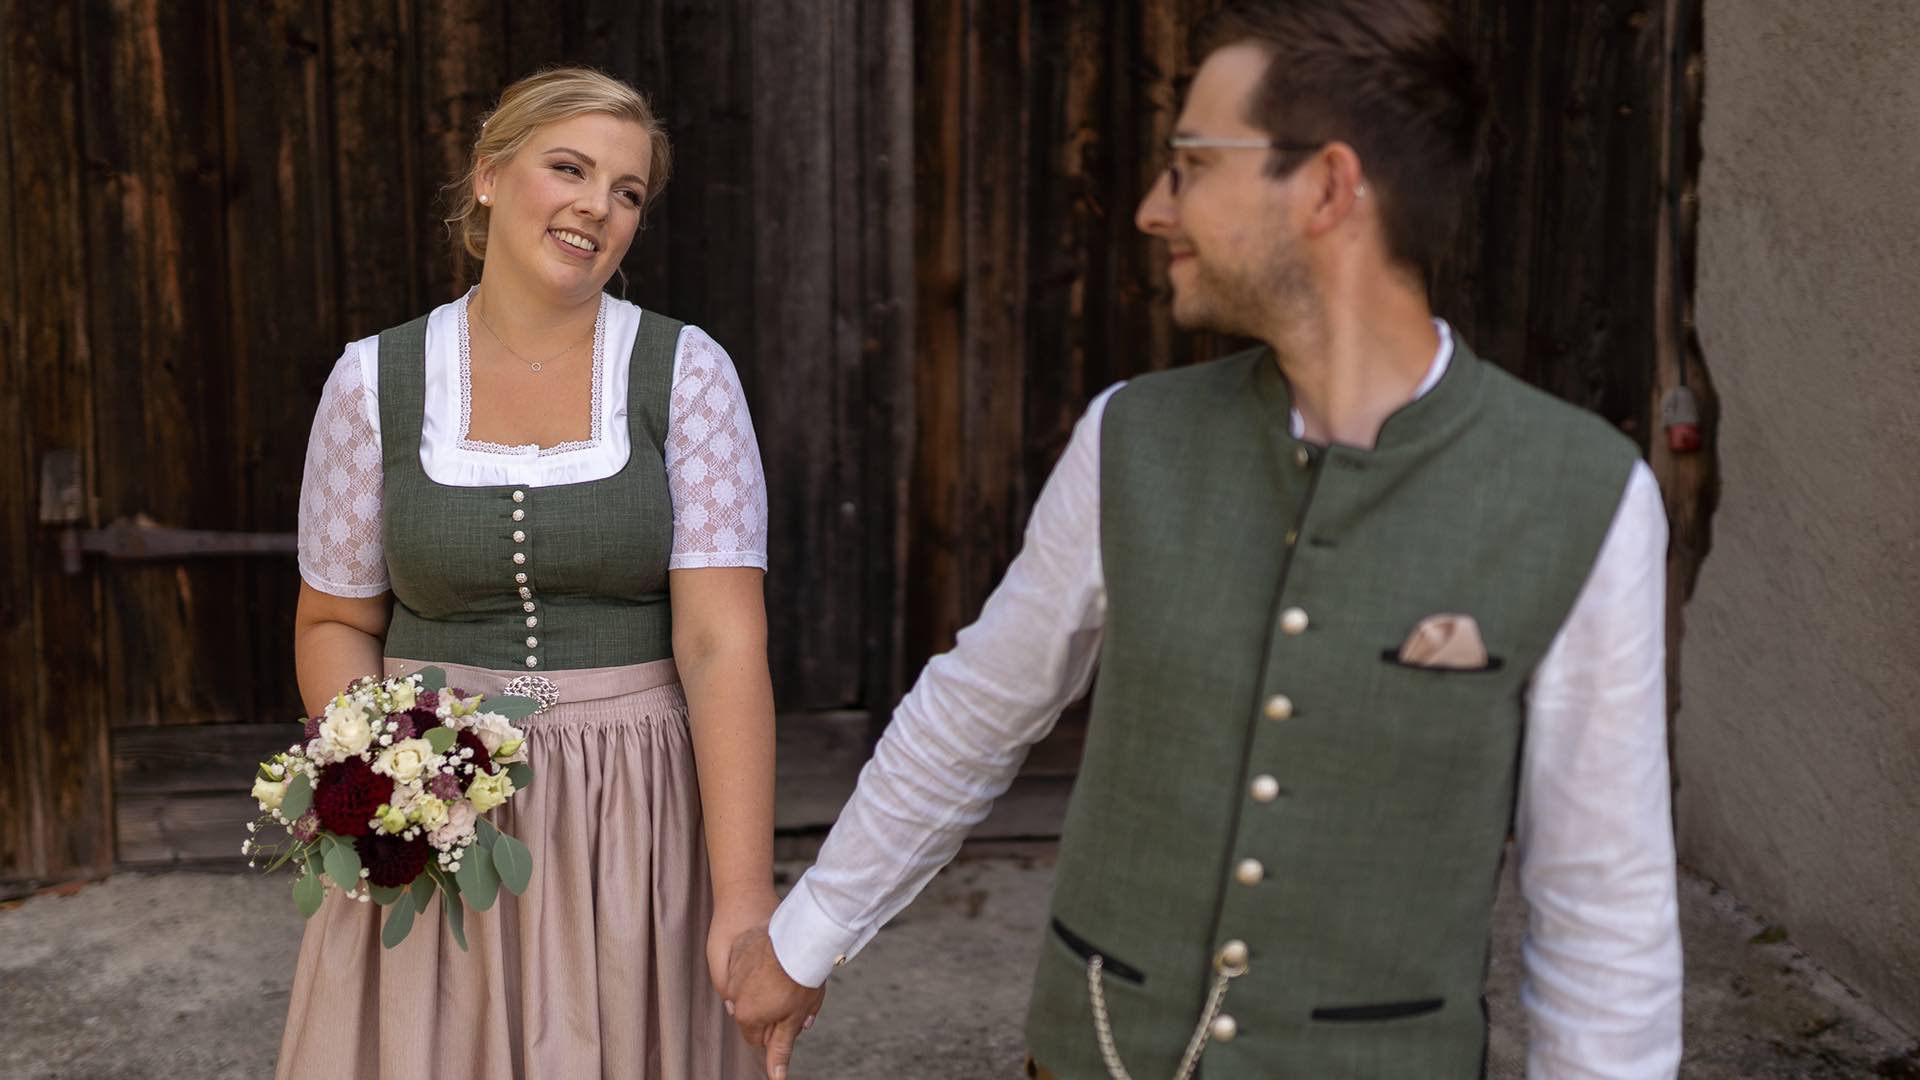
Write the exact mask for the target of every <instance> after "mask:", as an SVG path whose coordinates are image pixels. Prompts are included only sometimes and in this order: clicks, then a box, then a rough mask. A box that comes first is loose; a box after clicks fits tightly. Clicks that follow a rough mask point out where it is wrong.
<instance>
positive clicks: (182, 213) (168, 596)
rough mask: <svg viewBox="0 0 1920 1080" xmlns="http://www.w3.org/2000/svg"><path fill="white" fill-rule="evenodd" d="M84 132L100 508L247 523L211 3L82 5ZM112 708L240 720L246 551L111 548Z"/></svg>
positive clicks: (182, 521)
mask: <svg viewBox="0 0 1920 1080" xmlns="http://www.w3.org/2000/svg"><path fill="white" fill-rule="evenodd" d="M85 13H86V26H85V32H84V33H83V35H82V38H81V52H82V66H83V71H84V73H85V84H84V85H85V87H86V90H85V93H84V94H83V96H82V103H83V105H84V106H85V113H84V119H83V121H82V124H83V127H82V129H81V130H82V131H83V138H82V143H83V145H84V147H85V153H86V157H87V160H88V162H89V163H90V165H91V166H92V168H93V170H94V171H93V174H92V175H91V176H90V178H89V179H90V183H89V187H90V188H91V192H90V197H91V202H90V204H89V213H88V216H87V225H88V239H87V251H88V254H89V259H88V291H89V295H90V298H91V303H90V305H89V312H88V314H89V317H90V320H91V341H92V347H93V353H94V356H95V360H96V362H95V365H94V369H93V374H94V394H95V402H96V407H97V409H98V414H99V420H100V423H99V426H98V428H97V435H98V440H99V449H98V454H99V456H98V462H99V467H98V468H97V469H96V471H95V473H94V477H93V480H94V491H95V492H96V493H97V494H98V496H99V498H100V510H101V513H102V515H103V516H105V517H107V518H109V519H113V518H120V517H132V516H135V515H140V514H146V515H150V516H151V517H152V518H154V519H156V520H158V521H160V522H162V523H165V524H175V525H183V526H187V527H192V528H204V529H237V528H241V527H243V522H242V513H243V510H242V506H243V499H242V497H241V473H242V472H243V467H242V465H243V462H242V456H243V454H242V448H241V447H240V446H239V445H238V443H237V441H236V439H235V433H236V431H237V408H236V406H237V401H236V398H237V391H236V386H235V378H234V369H233V366H232V350H231V343H230V341H229V340H228V323H227V318H226V312H227V310H228V301H227V297H226V294H225V290H226V275H225V270H224V268H223V266H222V265H221V263H222V261H223V260H222V258H221V255H220V253H221V251H222V249H223V243H224V241H223V238H222V236H221V225H220V222H221V218H222V213H221V209H222V197H223V193H222V190H221V182H222V156H223V154H222V147H221V133H222V124H221V121H220V116H221V96H220V89H219V64H218V60H217V58H216V57H215V56H214V48H215V43H214V34H215V27H216V25H217V19H216V12H215V11H214V9H213V7H212V5H211V4H208V3H199V4H192V5H189V4H162V3H159V2H158V0H127V2H124V3H120V4H114V5H110V6H109V5H101V6H89V7H88V8H86V9H85ZM98 572H99V573H101V574H102V575H103V580H104V582H105V594H104V595H105V598H106V601H107V603H106V618H105V623H104V627H103V634H104V637H105V649H106V657H107V687H108V708H109V710H110V712H111V714H112V718H113V719H114V721H115V722H117V723H122V724H158V723H182V722H198V721H203V720H207V719H215V720H222V719H225V720H231V719H234V718H236V717H237V716H238V715H240V714H242V713H244V711H245V710H246V709H247V708H248V705H249V702H248V701H247V700H245V698H244V697H243V696H238V695H233V694H229V693H225V692H222V690H221V689H220V688H221V687H222V686H223V685H224V684H225V679H223V678H222V677H221V676H222V675H223V673H226V672H231V671H235V670H238V671H243V672H251V671H253V670H254V668H255V664H254V661H253V657H254V655H255V653H256V650H257V648H258V646H259V643H258V642H256V641H255V639H254V638H253V637H252V635H251V634H249V633H248V632H247V627H246V625H245V623H244V620H243V619H241V618H236V613H235V612H234V610H233V598H234V597H236V596H239V595H241V592H242V585H241V583H242V581H243V578H242V571H241V569H240V567H239V566H238V565H237V564H235V563H234V562H232V561H215V560H200V561H197V562H194V563H172V564H165V563H163V564H155V565H145V564H140V563H124V562H122V563H110V564H101V565H100V567H99V570H98Z"/></svg>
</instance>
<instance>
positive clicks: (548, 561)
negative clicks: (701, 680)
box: [380, 312, 681, 671]
mask: <svg viewBox="0 0 1920 1080" xmlns="http://www.w3.org/2000/svg"><path fill="white" fill-rule="evenodd" d="M426 327H427V320H426V318H425V317H422V318H419V319H415V320H414V321H412V322H410V323H407V324H406V325H404V326H399V327H395V328H394V329H392V330H388V331H385V332H384V333H382V334H381V335H380V443H381V459H382V462H383V464H384V467H385V470H386V474H385V491H384V492H383V494H382V500H383V507H384V510H385V515H386V526H385V532H384V540H385V544H386V556H387V572H388V575H389V577H390V578H391V579H392V582H393V596H394V604H393V619H392V622H391V623H390V624H389V625H388V627H387V642H386V654H387V655H388V656H398V657H406V658H409V659H414V660H431V661H439V662H445V663H456V664H466V665H469V666H473V667H483V668H494V669H505V668H519V669H521V670H524V671H548V670H565V669H569V668H591V667H614V666H618V665H622V664H640V663H646V662H648V661H651V660H661V659H665V658H666V657H668V656H671V655H672V654H673V628H672V621H671V618H670V608H669V605H668V603H667V562H668V559H669V558H670V557H671V556H672V553H673V505H672V503H671V502H670V501H669V499H668V495H667V472H666V462H665V447H666V438H667V406H668V400H669V396H670V394H671V391H672V383H673V361H674V353H675V351H676V349H677V347H678V342H679V337H680V327H681V324H680V323H678V322H675V321H674V320H672V319H669V318H666V317H665V316H662V315H656V314H654V313H652V312H646V313H644V314H642V315H641V317H640V330H639V335H638V336H637V337H636V338H635V339H634V343H633V356H632V358H631V360H630V362H629V363H630V367H629V376H628V383H627V386H628V389H627V431H628V436H629V443H630V445H631V449H630V451H629V453H628V456H627V463H626V465H625V466H624V467H622V468H621V469H620V471H619V472H617V473H615V474H614V475H612V476H609V477H607V478H605V479H603V480H591V481H587V482H584V483H578V484H563V485H558V486H553V487H531V486H518V487H515V486H503V487H448V486H446V485H444V484H438V483H435V482H434V481H433V480H431V479H429V478H428V476H427V474H426V470H425V469H424V468H422V466H421V464H420V428H421V423H422V418H423V416H424V413H423V409H424V407H425V396H426V395H425V386H426ZM523 590H524V592H523ZM529 642H531V643H532V644H529Z"/></svg>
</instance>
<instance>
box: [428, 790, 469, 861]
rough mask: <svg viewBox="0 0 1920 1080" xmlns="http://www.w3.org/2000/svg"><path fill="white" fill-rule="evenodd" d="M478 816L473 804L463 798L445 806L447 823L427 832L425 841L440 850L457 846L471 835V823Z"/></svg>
mask: <svg viewBox="0 0 1920 1080" xmlns="http://www.w3.org/2000/svg"><path fill="white" fill-rule="evenodd" d="M479 818H480V815H479V813H478V812H477V811H476V810H474V808H473V804H472V803H470V802H468V801H466V800H465V799H462V800H460V801H459V802H457V803H454V804H453V805H452V806H449V807H447V823H446V824H445V825H442V826H440V827H439V828H437V829H435V830H433V831H432V832H430V833H428V834H427V841H428V842H429V843H431V844H432V845H433V846H434V847H437V848H439V849H441V850H442V851H446V850H450V849H452V848H456V847H459V846H460V845H461V844H464V843H466V842H467V838H468V837H470V836H472V835H473V823H474V822H475V821H478V820H479Z"/></svg>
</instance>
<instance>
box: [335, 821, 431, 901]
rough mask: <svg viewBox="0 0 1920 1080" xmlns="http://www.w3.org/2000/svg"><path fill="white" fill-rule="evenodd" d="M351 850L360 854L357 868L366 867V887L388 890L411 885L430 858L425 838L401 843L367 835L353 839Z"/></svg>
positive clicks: (380, 835)
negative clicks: (367, 885)
mask: <svg viewBox="0 0 1920 1080" xmlns="http://www.w3.org/2000/svg"><path fill="white" fill-rule="evenodd" d="M353 847H354V850H355V851H358V852H359V853H360V865H361V866H364V867H366V868H367V882H368V884H371V885H384V886H387V887H388V888H398V887H399V886H402V885H411V884H412V883H413V879H414V878H417V877H419V876H420V873H421V871H423V870H425V869H426V868H427V860H428V859H430V858H432V857H433V848H432V847H430V846H428V844H427V841H426V838H425V837H417V838H415V839H412V840H403V839H401V838H400V837H398V836H388V835H387V834H385V833H373V832H370V833H368V834H366V835H365V836H362V837H361V838H359V839H358V840H355V841H354V842H353Z"/></svg>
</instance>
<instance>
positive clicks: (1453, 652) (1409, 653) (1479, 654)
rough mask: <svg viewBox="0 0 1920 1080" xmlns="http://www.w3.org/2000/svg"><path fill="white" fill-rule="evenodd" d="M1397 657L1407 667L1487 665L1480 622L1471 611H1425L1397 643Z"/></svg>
mask: <svg viewBox="0 0 1920 1080" xmlns="http://www.w3.org/2000/svg"><path fill="white" fill-rule="evenodd" d="M1399 660H1400V662H1401V663H1403V664H1407V665H1409V666H1411V667H1424V668H1448V669H1463V668H1465V669H1472V668H1484V667H1487V666H1488V659H1487V646H1486V643H1485V642H1483V641H1481V640H1480V624H1479V623H1477V622H1475V621H1473V616H1471V615H1429V616H1427V617H1426V618H1424V619H1421V620H1420V625H1418V626H1416V627H1414V628H1413V633H1411V634H1408V635H1407V640H1406V642H1405V643H1404V644H1402V645H1401V646H1400V656H1399Z"/></svg>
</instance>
